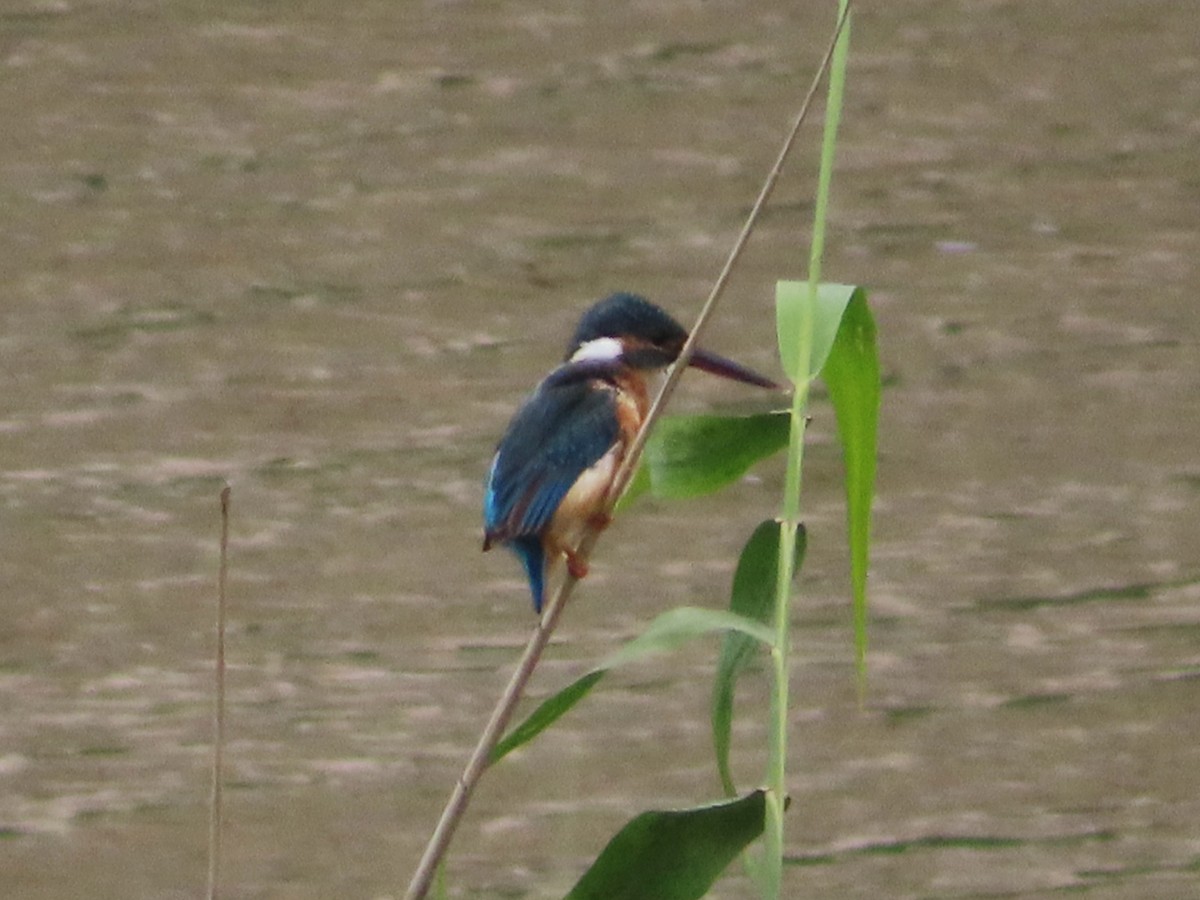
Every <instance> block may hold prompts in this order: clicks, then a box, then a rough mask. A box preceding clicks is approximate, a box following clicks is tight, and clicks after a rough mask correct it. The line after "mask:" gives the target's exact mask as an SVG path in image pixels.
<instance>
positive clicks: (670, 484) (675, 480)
mask: <svg viewBox="0 0 1200 900" xmlns="http://www.w3.org/2000/svg"><path fill="white" fill-rule="evenodd" d="M787 440H788V415H787V413H786V412H770V413H760V414H758V415H750V416H713V415H705V416H672V417H670V418H667V419H663V420H662V421H661V422H659V424H658V427H657V428H656V429H655V430H654V433H653V434H652V435H651V437H650V441H649V443H648V444H647V445H646V454H645V456H644V457H643V465H644V466H645V467H646V469H647V470H648V471H649V473H650V488H651V491H652V492H653V493H654V495H655V496H656V497H664V498H680V497H698V496H700V495H702V494H711V493H713V492H714V491H717V490H720V489H721V488H723V487H725V486H726V485H727V484H730V483H731V482H734V481H736V480H737V479H739V478H741V477H742V475H744V474H745V473H746V470H747V469H749V468H750V467H751V466H752V465H754V464H755V463H756V462H758V461H759V460H760V459H763V458H764V457H767V456H771V455H772V454H774V453H776V452H778V451H779V450H781V449H783V448H784V447H786V446H787Z"/></svg>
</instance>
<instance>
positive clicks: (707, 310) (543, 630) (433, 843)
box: [404, 16, 845, 900]
mask: <svg viewBox="0 0 1200 900" xmlns="http://www.w3.org/2000/svg"><path fill="white" fill-rule="evenodd" d="M844 23H845V17H844V16H843V17H842V19H840V20H839V21H838V25H837V28H836V29H835V30H834V33H833V36H832V37H831V38H830V41H829V48H828V50H826V52H825V57H824V58H823V59H822V61H821V66H820V68H819V69H818V70H817V74H816V75H815V76H814V78H813V81H812V84H811V85H810V86H809V89H808V93H807V94H806V95H805V98H804V103H803V105H802V106H801V107H800V112H799V113H798V114H797V115H796V119H795V121H794V122H793V123H792V128H791V130H790V131H789V132H788V136H787V139H786V140H785V141H784V143H783V147H782V149H781V150H780V151H779V156H778V157H777V158H776V160H775V164H774V166H772V167H771V171H770V173H769V174H768V175H767V180H766V181H765V182H764V184H763V187H762V190H761V191H760V192H759V195H758V199H757V200H756V201H755V203H754V207H753V208H752V209H751V210H750V214H749V216H747V218H746V224H745V225H744V226H743V228H742V231H741V234H739V235H738V239H737V241H736V242H735V243H734V246H733V250H732V251H731V252H730V254H729V258H728V259H727V260H726V262H725V266H724V268H722V270H721V274H720V275H718V276H717V280H716V283H715V284H714V285H713V289H712V291H711V292H710V293H709V296H708V300H707V301H706V302H705V304H704V307H703V309H701V311H700V315H699V317H698V318H697V320H696V324H695V326H694V327H693V328H692V331H691V333H690V334H689V335H688V339H687V341H686V343H684V345H683V349H682V350H681V351H680V354H679V359H678V360H677V361H676V363H675V365H674V367H673V368H672V370H671V373H670V374H669V375H668V376H667V380H666V382H665V383H664V384H663V386H662V390H660V391H659V392H658V396H657V397H655V399H654V403H653V405H651V407H650V411H649V412H648V413H647V414H646V419H645V421H644V422H643V423H642V427H641V429H640V430H639V431H638V434H637V437H636V438H634V441H633V443H632V444H631V445H630V447H629V449H628V451H627V452H626V454H625V459H624V460H623V462H622V464H621V467H620V468H619V469H618V470H617V474H616V476H615V477H614V478H613V483H612V486H611V487H610V488H609V493H608V497H607V500H606V501H605V509H606V511H607V512H611V511H612V508H613V506H615V505H616V502H617V500H618V499H619V498H620V496H621V494H622V493H623V492H624V490H625V487H626V486H627V485H628V484H629V480H630V478H632V477H633V472H634V470H635V469H636V467H637V464H638V460H639V459H640V458H641V454H642V450H643V448H644V447H645V446H646V438H647V436H648V434H649V433H650V429H651V428H652V427H653V426H654V423H655V422H656V421H657V420H658V418H659V417H660V416H661V415H662V410H663V408H664V407H665V406H666V402H667V400H669V399H670V397H671V394H672V393H673V392H674V390H675V386H676V384H677V383H678V382H679V379H680V378H681V377H682V376H683V370H684V369H685V368H686V367H687V363H688V360H690V359H691V357H692V353H693V352H694V351H695V348H696V342H697V340H698V338H699V336H700V333H701V332H702V331H703V329H704V327H705V325H706V324H707V323H708V320H709V318H710V317H711V316H712V312H713V310H714V309H715V308H716V304H717V301H718V299H719V298H720V296H721V294H722V293H723V292H724V290H725V285H726V283H727V282H728V281H729V276H730V274H731V273H732V271H733V266H734V264H735V263H736V262H737V260H738V258H739V257H740V256H741V255H742V250H743V249H744V248H745V246H746V242H747V241H748V240H749V239H750V235H751V233H752V232H753V231H754V226H755V225H756V224H757V222H758V219H759V216H760V215H761V214H762V210H763V207H764V206H765V205H766V203H767V199H768V198H769V197H770V196H771V192H772V191H773V190H774V188H775V182H776V181H778V180H779V173H780V172H781V171H782V170H783V164H784V161H785V160H786V159H787V157H788V154H789V153H790V152H791V149H792V145H793V144H794V143H795V140H796V135H797V133H799V131H800V126H801V125H802V124H803V123H804V120H805V118H807V116H808V111H809V108H810V107H811V106H812V100H813V97H814V96H815V95H816V92H817V88H818V86H819V85H820V83H821V79H822V78H823V77H824V75H825V72H826V70H827V69H828V68H829V61H830V59H831V58H832V56H833V48H834V46H835V45H836V44H837V39H838V35H840V34H841V31H842V26H843V24H844ZM598 538H599V533H598V532H597V531H595V530H590V531H588V533H587V534H585V535H584V538H583V540H582V541H581V542H580V545H579V549H578V551H577V553H576V555H577V556H578V557H579V559H581V560H583V561H584V562H586V561H587V559H588V558H589V557H590V556H591V553H592V549H593V548H594V547H595V545H596V541H597V539H598ZM575 584H576V579H575V578H573V577H571V575H570V574H569V573H568V575H567V577H566V579H565V580H564V581H563V583H562V585H561V587H560V588H559V589H558V591H557V592H555V594H554V595H553V596H552V597H551V598H550V602H549V603H548V604H547V606H546V611H545V613H544V614H543V615H542V618H541V620H540V621H539V622H538V624H537V625H536V626H535V627H534V630H533V634H532V635H531V636H530V638H529V643H528V644H527V645H526V647H525V652H524V654H523V655H522V656H521V661H520V662H519V663H518V664H517V668H516V671H515V672H513V675H512V678H511V679H509V682H508V686H507V687H506V688H505V689H504V693H503V694H501V695H500V699H499V701H498V702H497V703H496V706H495V708H494V709H493V710H492V715H491V718H490V719H489V720H488V723H487V725H486V726H485V727H484V729H483V733H482V734H481V735H480V736H479V741H478V743H477V744H476V745H475V750H474V751H473V752H472V753H471V756H470V758H469V759H468V760H467V765H466V767H465V768H464V769H463V773H462V775H460V776H459V779H458V781H457V783H456V784H455V785H454V790H453V791H452V792H451V794H450V799H449V801H448V802H447V803H446V807H445V809H443V810H442V816H441V818H440V819H439V820H438V824H437V827H436V828H435V829H434V831H433V834H432V835H431V836H430V838H429V843H428V845H427V846H426V847H425V852H424V853H423V854H422V856H421V861H420V862H419V863H418V864H417V869H416V872H414V874H413V877H412V881H411V882H410V883H409V885H408V891H407V892H406V893H405V895H404V896H405V898H406V900H423V898H424V897H425V895H426V894H427V893H428V891H429V886H430V884H431V883H432V882H433V877H434V874H435V873H436V872H437V867H438V864H439V863H440V862H441V860H442V857H443V856H444V855H445V852H446V849H447V847H449V846H450V840H451V838H452V837H453V836H454V830H455V829H456V828H457V827H458V823H459V821H461V819H462V816H463V813H464V812H465V811H466V808H467V803H468V802H469V801H470V798H471V792H472V791H473V790H474V789H475V785H476V784H477V783H478V782H479V779H480V777H481V776H482V775H483V773H484V771H485V770H486V769H487V767H488V763H489V761H490V758H491V755H492V751H493V750H494V749H495V747H496V744H497V743H499V741H500V738H501V737H502V736H503V734H504V730H505V728H506V727H507V726H508V723H509V721H510V720H511V719H512V714H513V712H514V711H515V710H516V707H517V703H518V702H519V701H520V699H521V696H522V694H523V693H524V691H525V685H526V684H527V683H528V682H529V678H530V676H531V675H532V674H533V670H534V668H535V667H536V666H537V663H538V660H539V659H540V658H541V655H542V652H543V651H544V650H545V649H546V644H547V643H549V641H550V636H551V634H552V633H553V631H554V628H555V626H556V625H557V624H558V619H559V616H560V615H561V614H562V610H563V608H564V607H565V605H566V602H567V599H568V598H569V597H570V595H571V592H572V591H573V590H574V588H575Z"/></svg>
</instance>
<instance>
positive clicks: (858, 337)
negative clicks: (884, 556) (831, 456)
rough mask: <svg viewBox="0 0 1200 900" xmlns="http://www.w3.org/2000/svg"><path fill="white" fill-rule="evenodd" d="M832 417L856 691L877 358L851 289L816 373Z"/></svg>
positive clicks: (862, 298) (863, 655)
mask: <svg viewBox="0 0 1200 900" xmlns="http://www.w3.org/2000/svg"><path fill="white" fill-rule="evenodd" d="M821 377H822V378H823V379H824V381H825V384H826V385H827V386H828V388H829V399H830V400H831V401H832V403H833V409H834V412H835V414H836V415H837V424H838V436H839V437H840V439H841V442H842V458H843V460H844V461H845V466H846V524H847V533H848V538H849V543H850V585H851V589H852V590H853V595H854V652H855V663H856V668H857V671H858V679H859V687H860V690H862V689H863V688H865V685H866V677H867V569H868V565H869V562H870V551H871V502H872V500H873V498H874V496H875V464H876V454H877V437H878V429H879V402H880V391H881V385H880V379H879V354H878V349H877V347H876V344H875V320H874V318H873V317H872V316H871V310H870V307H869V306H868V305H867V294H866V292H865V291H864V290H863V289H862V288H855V289H854V291H853V294H852V297H851V299H850V302H849V303H848V305H847V306H846V310H845V313H844V315H843V316H842V322H841V327H839V328H838V332H837V338H836V340H835V341H834V343H833V347H832V348H831V350H830V353H829V358H828V360H827V361H826V363H825V368H824V370H823V371H822V373H821Z"/></svg>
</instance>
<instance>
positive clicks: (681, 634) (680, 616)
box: [490, 606, 771, 763]
mask: <svg viewBox="0 0 1200 900" xmlns="http://www.w3.org/2000/svg"><path fill="white" fill-rule="evenodd" d="M716 631H735V632H738V633H740V634H745V635H747V636H749V637H750V638H752V639H753V640H758V641H763V642H765V643H768V644H769V643H770V641H771V632H770V629H769V628H766V627H765V626H764V625H762V624H760V623H759V622H756V621H754V620H753V619H748V618H746V617H744V616H739V615H736V614H734V613H731V612H725V611H723V610H716V609H699V608H696V607H692V606H681V607H678V608H676V609H672V610H669V611H667V612H665V613H663V614H662V615H661V616H659V617H658V618H656V619H655V620H654V621H653V622H651V623H650V626H649V627H648V628H647V629H646V630H645V631H644V632H642V634H640V635H639V636H638V637H636V638H634V639H633V640H632V641H630V642H629V643H628V644H626V645H625V646H624V647H622V648H621V649H620V650H618V651H617V652H616V653H614V654H612V655H611V656H609V657H608V659H606V660H605V661H604V662H602V663H601V664H600V665H599V666H597V667H596V668H595V669H593V670H592V671H591V672H588V673H587V674H586V675H584V676H583V677H581V678H578V679H576V680H575V681H573V682H571V683H570V684H569V685H567V686H566V687H565V688H563V689H562V690H561V691H559V692H558V693H556V694H554V695H553V696H552V697H550V698H549V699H547V700H544V701H543V702H542V703H541V704H540V705H539V706H538V708H537V709H535V710H534V711H533V712H532V713H531V714H530V716H529V718H527V719H526V720H525V721H524V722H522V723H521V724H520V725H518V726H517V727H516V728H514V729H513V730H512V731H511V732H509V733H508V735H507V736H506V737H505V738H504V739H503V740H502V741H500V743H498V744H497V745H496V748H495V749H494V750H493V751H492V755H491V757H490V760H491V762H493V763H495V762H498V761H499V760H501V759H503V758H504V757H505V756H507V755H508V754H509V753H511V752H512V751H513V750H515V749H517V748H518V747H520V746H522V745H524V744H527V743H529V741H531V740H533V739H534V738H535V737H537V736H538V735H539V734H541V733H542V732H543V731H545V730H546V729H547V728H549V727H550V726H551V725H553V724H554V723H555V722H556V721H558V719H560V718H561V717H562V716H563V715H564V714H565V713H566V712H567V711H568V710H569V709H571V707H573V706H574V705H575V704H576V703H578V702H579V701H580V700H582V699H583V698H584V697H586V696H587V695H588V694H589V693H590V692H591V690H592V688H594V687H595V686H596V685H597V684H598V683H599V681H600V679H602V678H603V677H604V675H605V674H607V673H608V672H609V671H610V670H611V669H615V668H617V667H618V666H624V665H627V664H629V663H631V662H634V661H636V660H639V659H643V658H645V657H647V656H650V655H651V654H654V653H662V652H664V651H667V650H673V649H674V648H676V647H678V646H680V645H681V644H684V643H686V642H688V641H690V640H692V639H693V638H696V637H700V636H701V635H705V634H712V633H713V632H716Z"/></svg>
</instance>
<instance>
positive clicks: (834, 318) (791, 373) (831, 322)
mask: <svg viewBox="0 0 1200 900" xmlns="http://www.w3.org/2000/svg"><path fill="white" fill-rule="evenodd" d="M856 291H861V289H860V288H856V287H854V286H853V285H849V284H819V285H817V304H816V307H814V308H813V309H811V310H809V308H808V282H807V281H780V282H778V283H777V284H776V285H775V330H776V337H777V338H778V341H779V359H780V361H781V362H782V364H783V371H784V372H786V373H787V375H788V377H789V378H790V379H791V380H792V381H793V383H797V382H799V381H801V380H803V379H811V378H814V377H815V376H816V375H817V373H819V372H820V371H821V369H822V368H823V367H824V365H825V360H826V359H827V358H828V357H829V353H830V350H831V349H832V348H833V344H834V340H835V338H836V337H837V333H838V330H839V328H840V326H841V321H842V315H843V313H844V312H845V310H846V307H847V305H848V304H849V303H850V299H851V297H853V296H854V293H855V292H856ZM806 315H811V316H812V344H811V351H810V355H809V360H808V371H807V372H804V373H801V372H800V371H799V370H800V336H801V334H802V332H803V330H804V317H805V316H806Z"/></svg>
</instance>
